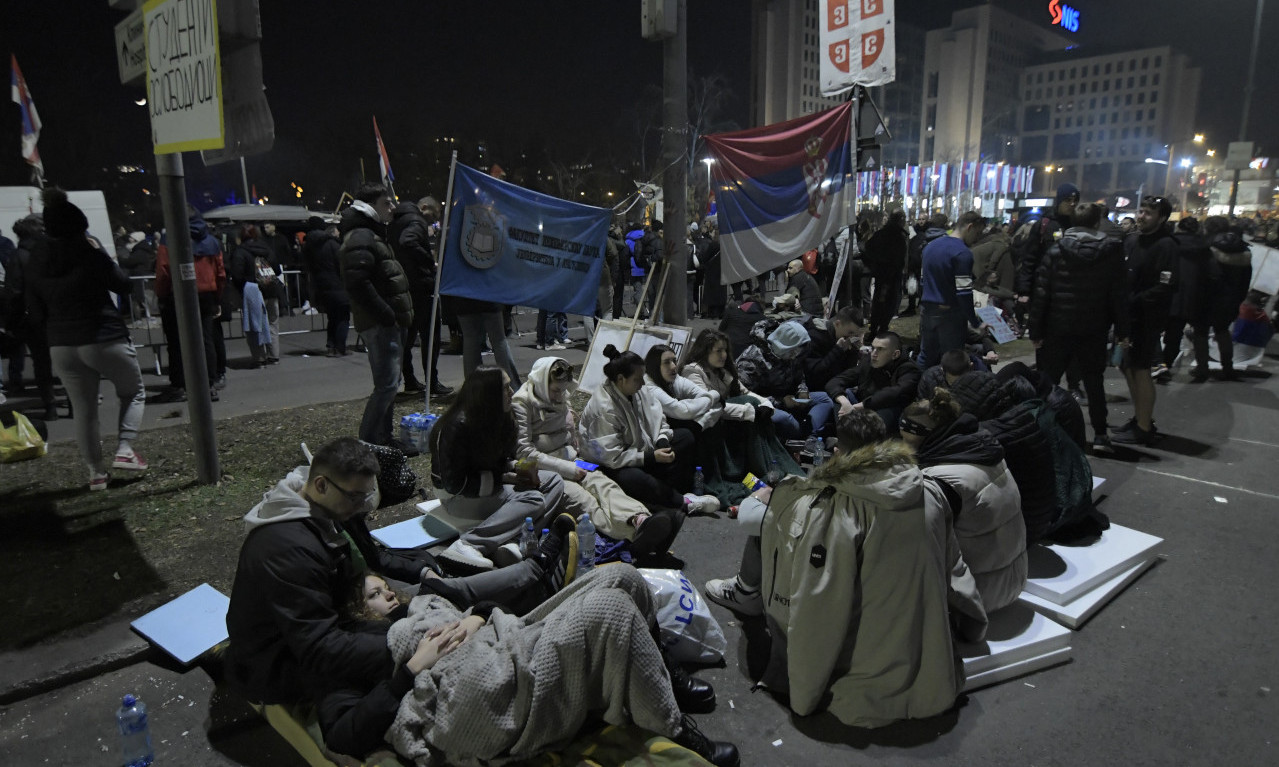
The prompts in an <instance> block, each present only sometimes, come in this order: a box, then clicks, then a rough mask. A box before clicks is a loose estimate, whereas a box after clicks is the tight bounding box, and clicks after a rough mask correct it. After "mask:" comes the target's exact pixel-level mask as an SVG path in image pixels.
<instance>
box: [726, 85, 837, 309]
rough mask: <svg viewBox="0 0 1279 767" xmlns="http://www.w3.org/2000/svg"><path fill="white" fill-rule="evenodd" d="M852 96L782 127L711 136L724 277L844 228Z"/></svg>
mask: <svg viewBox="0 0 1279 767" xmlns="http://www.w3.org/2000/svg"><path fill="white" fill-rule="evenodd" d="M852 114H853V106H852V102H848V103H845V104H843V105H841V106H838V107H835V108H833V109H828V110H826V111H824V112H818V113H817V114H813V115H808V116H805V117H800V118H796V119H794V120H788V121H786V122H783V123H777V124H776V125H766V126H764V127H762V128H751V129H749V130H744V131H736V132H734V133H717V134H714V135H711V136H707V137H706V142H707V144H708V146H709V147H710V151H711V155H712V156H713V157H714V158H715V162H714V163H712V164H711V168H712V172H713V173H714V174H715V189H716V190H717V196H716V207H717V209H718V216H717V218H718V222H719V231H720V252H721V254H722V258H721V270H722V273H721V276H720V281H721V282H722V283H723V284H725V285H729V284H732V283H734V282H741V281H742V280H745V279H747V278H749V277H754V276H755V275H757V274H762V273H763V272H765V271H768V270H769V269H772V268H774V267H776V266H778V265H779V264H784V263H786V262H787V261H790V260H791V259H794V258H799V257H800V255H801V254H802V253H804V251H806V250H809V249H811V248H820V247H822V245H824V244H825V243H826V241H827V240H829V239H830V238H831V237H834V236H835V235H836V234H837V233H838V232H839V230H840V228H841V227H842V226H844V224H845V223H846V222H845V218H846V202H847V199H846V198H847V196H848V195H850V194H853V192H854V191H855V189H848V190H847V191H846V186H847V184H846V182H848V181H849V180H850V179H851V178H852V172H853V153H852V147H851V146H850V145H849V130H850V128H851V127H852Z"/></svg>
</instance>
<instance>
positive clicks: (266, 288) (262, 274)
mask: <svg viewBox="0 0 1279 767" xmlns="http://www.w3.org/2000/svg"><path fill="white" fill-rule="evenodd" d="M277 268H278V267H275V266H272V264H271V248H270V247H269V246H268V245H267V244H266V241H265V240H263V239H262V238H261V236H260V235H259V233H258V228H257V227H256V226H254V225H253V224H245V225H244V226H242V227H240V245H239V247H237V248H236V249H235V251H234V252H233V253H232V254H231V269H230V276H231V282H233V283H235V287H236V289H237V290H239V291H240V296H241V297H242V301H243V303H242V304H241V312H242V314H243V322H244V340H245V342H246V343H248V345H249V354H250V355H251V356H252V357H253V366H254V367H260V366H262V365H274V364H275V363H277V362H279V361H280V303H279V297H278V296H277V295H276V290H277V288H278V286H279V284H280V278H279V272H278V271H276V269H277ZM268 272H270V275H268V274H267V273H268ZM272 275H273V276H272Z"/></svg>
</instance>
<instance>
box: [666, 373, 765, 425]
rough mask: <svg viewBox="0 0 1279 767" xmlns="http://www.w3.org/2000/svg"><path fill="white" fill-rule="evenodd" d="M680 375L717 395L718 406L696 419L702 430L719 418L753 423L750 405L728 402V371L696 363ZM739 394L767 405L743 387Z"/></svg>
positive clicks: (730, 381)
mask: <svg viewBox="0 0 1279 767" xmlns="http://www.w3.org/2000/svg"><path fill="white" fill-rule="evenodd" d="M680 375H681V376H683V377H685V378H687V379H688V380H689V381H691V382H692V383H693V384H695V385H697V386H699V387H701V388H703V389H705V390H706V391H711V392H715V393H717V394H719V402H720V404H719V405H718V406H716V407H714V408H711V409H710V410H709V411H707V412H706V413H705V414H704V415H703V416H702V417H701V418H699V419H697V423H698V424H700V425H701V427H702V428H703V429H707V428H710V427H711V426H714V425H715V424H716V423H718V422H719V419H720V418H725V419H727V420H729V421H752V422H753V421H754V420H755V408H754V407H753V406H752V405H747V404H745V403H742V402H729V401H728V398H729V397H730V396H732V395H730V394H729V391H730V390H731V389H732V388H733V376H732V374H731V373H729V372H728V370H726V369H724V368H719V369H714V368H711V367H709V366H702V365H700V364H698V363H696V362H690V363H688V364H687V365H685V366H684V369H683V370H682V371H680ZM741 394H742V396H746V397H750V398H751V399H752V400H754V401H756V402H758V403H759V404H761V405H767V404H769V402H768V399H767V398H765V397H761V396H760V395H758V394H756V393H755V392H753V391H750V390H749V389H747V388H746V387H745V386H743V387H742V388H741Z"/></svg>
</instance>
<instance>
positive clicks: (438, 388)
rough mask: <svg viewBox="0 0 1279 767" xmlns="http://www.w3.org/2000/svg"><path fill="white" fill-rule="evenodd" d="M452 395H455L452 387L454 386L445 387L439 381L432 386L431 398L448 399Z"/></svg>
mask: <svg viewBox="0 0 1279 767" xmlns="http://www.w3.org/2000/svg"><path fill="white" fill-rule="evenodd" d="M452 393H453V387H452V386H445V385H444V384H442V383H440V382H439V381H436V382H435V383H433V384H431V396H432V397H447V396H449V395H451V394H452Z"/></svg>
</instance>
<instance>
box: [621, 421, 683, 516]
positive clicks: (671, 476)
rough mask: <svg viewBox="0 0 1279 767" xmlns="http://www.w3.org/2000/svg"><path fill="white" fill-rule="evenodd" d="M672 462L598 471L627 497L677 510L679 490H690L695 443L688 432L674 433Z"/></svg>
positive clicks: (679, 499)
mask: <svg viewBox="0 0 1279 767" xmlns="http://www.w3.org/2000/svg"><path fill="white" fill-rule="evenodd" d="M671 448H672V449H673V450H674V451H675V460H674V461H673V462H671V463H653V464H652V465H650V466H644V467H642V468H641V467H639V466H626V467H624V468H621V469H610V468H608V467H601V468H603V469H604V473H605V474H607V475H608V476H609V478H610V479H612V480H613V481H614V482H616V483H617V484H618V485H619V486H620V487H621V488H622V490H623V491H624V492H625V493H626V494H627V495H629V496H630V497H632V498H634V499H636V500H638V501H639V502H640V503H643V504H644V505H646V506H651V507H653V508H658V509H678V508H682V507H683V505H684V494H683V491H682V490H681V488H686V489H689V490H691V489H692V487H693V461H694V460H695V458H694V455H693V454H694V451H695V449H696V440H694V439H693V434H692V432H690V431H688V430H687V429H675V433H674V435H673V436H672V438H671Z"/></svg>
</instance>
